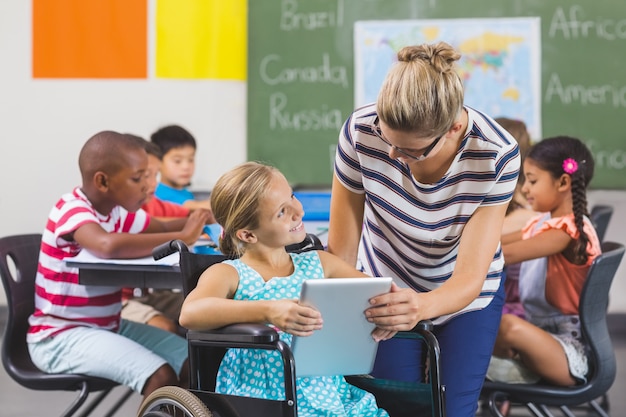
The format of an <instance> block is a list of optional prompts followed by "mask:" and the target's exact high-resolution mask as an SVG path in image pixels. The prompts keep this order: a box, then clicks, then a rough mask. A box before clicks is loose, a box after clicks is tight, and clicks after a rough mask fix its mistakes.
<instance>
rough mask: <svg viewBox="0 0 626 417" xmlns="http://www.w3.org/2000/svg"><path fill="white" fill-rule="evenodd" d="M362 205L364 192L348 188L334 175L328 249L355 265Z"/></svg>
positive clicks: (363, 204)
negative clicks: (355, 191)
mask: <svg viewBox="0 0 626 417" xmlns="http://www.w3.org/2000/svg"><path fill="white" fill-rule="evenodd" d="M364 206H365V194H357V193H354V192H352V191H350V190H348V189H347V188H346V187H345V186H344V185H343V184H342V183H341V182H340V181H339V180H338V179H337V176H336V175H334V176H333V186H332V191H331V198H330V221H329V224H328V251H329V252H330V253H333V254H335V255H337V256H338V257H340V258H341V259H343V260H344V261H346V262H348V263H349V264H350V265H356V260H357V251H358V248H359V239H360V238H361V231H362V228H363V211H364Z"/></svg>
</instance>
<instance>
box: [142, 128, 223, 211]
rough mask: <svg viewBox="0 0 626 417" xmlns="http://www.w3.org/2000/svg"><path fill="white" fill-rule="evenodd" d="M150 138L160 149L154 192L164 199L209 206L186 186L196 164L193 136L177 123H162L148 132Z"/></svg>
mask: <svg viewBox="0 0 626 417" xmlns="http://www.w3.org/2000/svg"><path fill="white" fill-rule="evenodd" d="M150 140H151V141H152V142H153V143H155V144H156V145H158V147H159V148H160V149H161V152H162V153H163V158H162V162H163V164H162V166H161V182H160V183H159V185H158V186H157V189H156V196H157V197H158V198H160V199H161V200H164V201H171V202H172V203H176V204H181V205H183V206H184V207H186V208H188V209H190V210H193V209H196V208H204V209H209V210H210V209H211V201H210V200H209V199H207V200H196V199H195V197H194V195H193V193H192V192H191V191H189V189H188V188H187V187H189V185H190V184H191V177H193V174H194V171H195V168H196V161H195V159H196V139H195V138H194V137H193V136H192V135H191V133H189V132H188V131H187V130H186V129H184V128H183V127H181V126H178V125H170V126H165V127H162V128H160V129H159V130H157V131H156V132H154V133H153V134H152V136H151V137H150Z"/></svg>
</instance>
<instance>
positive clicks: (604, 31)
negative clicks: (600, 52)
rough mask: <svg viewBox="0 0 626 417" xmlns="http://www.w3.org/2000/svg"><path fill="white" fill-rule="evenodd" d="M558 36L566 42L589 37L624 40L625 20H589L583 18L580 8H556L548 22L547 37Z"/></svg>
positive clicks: (583, 14)
mask: <svg viewBox="0 0 626 417" xmlns="http://www.w3.org/2000/svg"><path fill="white" fill-rule="evenodd" d="M558 35H561V36H562V37H563V39H567V40H574V39H579V38H589V37H597V38H599V39H605V40H607V41H613V40H616V39H626V18H624V19H620V20H615V19H607V18H602V17H596V18H595V19H594V20H591V19H586V18H585V11H584V10H583V8H582V7H581V6H570V7H569V9H568V10H567V11H566V10H565V9H563V8H562V7H557V8H556V9H555V10H554V14H553V15H552V19H551V20H550V30H548V36H549V37H550V38H555V37H557V36H558Z"/></svg>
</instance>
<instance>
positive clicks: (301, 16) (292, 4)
mask: <svg viewBox="0 0 626 417" xmlns="http://www.w3.org/2000/svg"><path fill="white" fill-rule="evenodd" d="M264 1H267V0H264ZM343 13H344V7H343V0H337V4H335V5H334V7H333V8H330V9H328V10H319V11H306V12H304V11H299V10H298V1H297V0H282V2H281V5H280V29H281V30H284V31H292V30H300V29H303V30H319V29H326V28H331V27H340V26H342V25H343Z"/></svg>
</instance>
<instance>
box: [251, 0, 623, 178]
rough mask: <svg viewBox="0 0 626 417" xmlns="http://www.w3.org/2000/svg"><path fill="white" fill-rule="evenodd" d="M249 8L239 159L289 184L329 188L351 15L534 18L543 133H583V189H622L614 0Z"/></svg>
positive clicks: (435, 0) (277, 1)
mask: <svg viewBox="0 0 626 417" xmlns="http://www.w3.org/2000/svg"><path fill="white" fill-rule="evenodd" d="M248 8H249V19H248V22H249V31H248V33H249V43H248V109H247V110H248V113H247V121H248V123H247V129H248V133H247V139H248V159H251V160H261V161H265V162H268V163H271V164H273V165H276V166H277V167H278V168H279V169H281V170H282V171H283V172H284V173H285V174H286V176H287V178H288V179H289V180H290V181H291V182H292V183H293V184H297V185H301V186H306V185H311V186H313V185H315V186H319V185H328V184H330V181H331V177H332V161H333V156H334V149H335V145H336V142H337V138H338V134H339V129H340V128H341V125H342V123H343V122H344V120H345V119H346V118H347V117H348V116H349V114H350V112H351V111H352V110H353V108H354V106H355V99H354V95H355V92H354V82H355V63H354V57H355V52H354V24H355V22H357V21H364V20H365V21H367V20H404V19H419V20H422V19H458V18H467V19H479V18H511V17H538V18H539V19H540V36H541V40H540V51H539V56H540V71H538V72H539V76H540V83H539V84H540V85H541V90H540V92H539V94H540V99H539V102H540V119H541V125H540V136H541V137H549V136H553V135H561V134H563V135H572V136H576V137H579V138H581V139H583V140H584V141H585V142H586V143H587V144H588V145H589V146H590V148H591V150H592V152H593V154H594V156H595V160H596V175H595V178H594V181H593V183H592V187H593V188H606V189H624V188H626V171H625V170H626V129H625V128H624V127H623V124H622V123H623V121H624V120H625V119H626V61H625V59H626V58H625V56H626V8H625V7H624V4H623V2H622V1H621V0H579V1H577V2H571V1H566V0H560V1H555V0H549V1H548V0H544V1H538V0H515V1H514V0H509V1H502V0H471V1H470V0H466V1H459V0H251V1H249V2H248ZM442 40H445V39H442ZM491 115H492V116H494V117H496V116H507V115H506V114H491ZM541 137H535V138H533V139H535V140H538V139H541Z"/></svg>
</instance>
